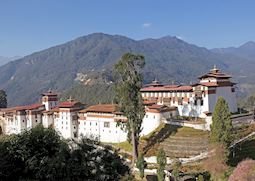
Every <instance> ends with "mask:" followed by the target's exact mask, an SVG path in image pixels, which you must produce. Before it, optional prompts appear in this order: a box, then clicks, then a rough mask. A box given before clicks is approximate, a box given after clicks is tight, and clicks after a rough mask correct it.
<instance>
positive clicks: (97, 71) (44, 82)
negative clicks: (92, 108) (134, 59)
mask: <svg viewBox="0 0 255 181" xmlns="http://www.w3.org/2000/svg"><path fill="white" fill-rule="evenodd" d="M126 52H132V53H140V54H143V55H145V60H146V66H145V69H144V82H145V83H148V82H150V81H151V80H153V79H155V78H157V79H158V80H160V81H161V82H163V83H171V82H173V81H175V83H176V82H177V83H182V84H189V83H190V82H191V81H192V82H193V83H194V82H195V81H196V80H197V77H198V76H199V75H201V74H203V73H206V72H208V71H209V69H211V68H212V67H213V65H217V67H219V68H220V69H222V70H223V71H225V72H227V73H230V74H232V75H233V76H234V77H235V78H236V79H235V81H237V82H241V81H243V80H245V82H244V83H247V84H251V83H254V80H253V76H254V73H253V71H252V70H253V68H254V67H253V66H254V65H250V62H251V60H248V59H246V58H242V57H240V56H236V55H234V54H225V53H218V52H217V51H210V50H208V49H206V48H203V47H198V46H196V45H192V44H189V43H187V42H184V41H183V40H180V39H178V38H176V37H171V36H166V37H162V38H159V39H144V40H139V41H137V40H133V39H130V38H127V37H124V36H120V35H107V34H103V33H94V34H90V35H87V36H83V37H80V38H77V39H75V40H72V41H70V42H67V43H65V44H62V45H59V46H55V47H52V48H49V49H46V50H43V51H40V52H36V53H33V54H31V55H28V56H25V57H23V58H21V59H19V60H16V61H12V62H9V63H7V64H6V65H4V66H1V67H0V89H4V90H6V91H7V94H8V103H9V105H19V104H26V103H32V102H35V101H38V100H39V98H40V94H41V93H42V92H44V91H47V90H55V91H58V92H59V93H63V95H64V97H68V96H69V95H73V96H74V97H75V98H77V99H81V100H82V101H84V102H85V103H88V104H93V103H98V102H99V101H102V102H107V101H110V100H111V99H112V96H113V94H112V85H113V78H112V70H113V65H114V64H115V63H116V62H117V61H118V60H119V59H120V57H121V56H122V55H123V54H124V53H126Z"/></svg>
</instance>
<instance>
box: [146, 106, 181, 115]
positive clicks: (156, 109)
mask: <svg viewBox="0 0 255 181" xmlns="http://www.w3.org/2000/svg"><path fill="white" fill-rule="evenodd" d="M176 109H177V107H168V106H166V105H158V104H154V105H151V106H148V107H147V110H154V112H159V113H160V112H169V111H174V110H176Z"/></svg>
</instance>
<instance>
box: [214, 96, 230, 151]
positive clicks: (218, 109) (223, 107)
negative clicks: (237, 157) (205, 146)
mask: <svg viewBox="0 0 255 181" xmlns="http://www.w3.org/2000/svg"><path fill="white" fill-rule="evenodd" d="M232 129H233V126H232V121H231V114H230V111H229V108H228V103H227V102H226V101H225V100H224V99H223V98H222V97H219V98H218V100H217V103H216V105H215V109H214V112H213V116H212V125H211V134H210V140H211V142H212V143H220V144H223V145H225V146H229V145H230V143H231V132H232Z"/></svg>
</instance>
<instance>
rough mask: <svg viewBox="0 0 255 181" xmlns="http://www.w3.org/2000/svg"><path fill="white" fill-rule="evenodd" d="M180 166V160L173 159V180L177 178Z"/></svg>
mask: <svg viewBox="0 0 255 181" xmlns="http://www.w3.org/2000/svg"><path fill="white" fill-rule="evenodd" d="M180 167H181V162H180V160H175V161H174V163H173V171H172V175H173V176H174V179H175V180H178V179H179V176H180Z"/></svg>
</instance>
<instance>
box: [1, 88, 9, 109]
mask: <svg viewBox="0 0 255 181" xmlns="http://www.w3.org/2000/svg"><path fill="white" fill-rule="evenodd" d="M6 107H7V95H6V93H5V91H4V90H0V108H6Z"/></svg>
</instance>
